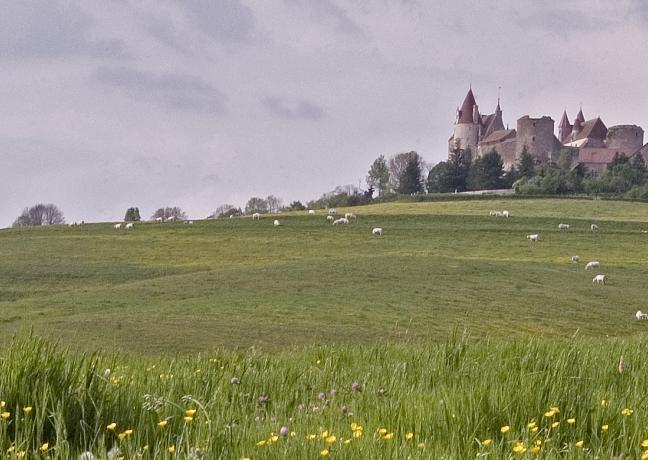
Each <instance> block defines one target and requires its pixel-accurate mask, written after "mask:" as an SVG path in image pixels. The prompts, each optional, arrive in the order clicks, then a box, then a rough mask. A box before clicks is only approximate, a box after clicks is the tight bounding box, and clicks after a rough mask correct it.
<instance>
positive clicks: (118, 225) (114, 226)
mask: <svg viewBox="0 0 648 460" xmlns="http://www.w3.org/2000/svg"><path fill="white" fill-rule="evenodd" d="M113 228H122V224H115V225H113Z"/></svg>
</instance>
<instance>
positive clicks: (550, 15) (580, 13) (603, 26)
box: [513, 2, 618, 35]
mask: <svg viewBox="0 0 648 460" xmlns="http://www.w3.org/2000/svg"><path fill="white" fill-rule="evenodd" d="M525 5H526V6H525V7H524V8H519V9H516V10H514V12H513V16H514V18H515V20H516V22H517V24H518V25H519V26H520V27H521V28H522V29H523V30H525V29H529V28H532V29H541V30H547V31H550V32H553V33H558V34H560V35H570V34H573V33H575V32H580V31H599V32H600V31H602V30H609V29H611V28H613V27H615V26H616V25H617V24H618V21H616V20H615V19H614V15H613V14H608V13H605V12H604V11H597V9H596V8H595V7H591V5H590V4H589V3H585V4H582V5H581V6H580V7H573V6H572V7H568V6H556V5H554V4H552V3H542V2H533V3H531V4H525ZM609 13H612V12H609Z"/></svg>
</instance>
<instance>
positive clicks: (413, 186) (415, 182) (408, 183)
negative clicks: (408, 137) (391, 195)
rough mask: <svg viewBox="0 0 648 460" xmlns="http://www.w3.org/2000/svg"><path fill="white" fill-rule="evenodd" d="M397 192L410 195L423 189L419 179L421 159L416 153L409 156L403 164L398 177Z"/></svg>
mask: <svg viewBox="0 0 648 460" xmlns="http://www.w3.org/2000/svg"><path fill="white" fill-rule="evenodd" d="M397 191H398V193H401V194H403V195H411V194H413V193H420V192H422V191H423V184H422V180H421V161H420V157H418V154H417V155H416V156H413V155H412V156H410V157H409V159H408V160H407V163H406V165H405V169H404V170H403V171H402V172H401V176H400V177H399V178H398V189H397Z"/></svg>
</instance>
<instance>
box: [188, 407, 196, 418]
mask: <svg viewBox="0 0 648 460" xmlns="http://www.w3.org/2000/svg"><path fill="white" fill-rule="evenodd" d="M194 415H196V409H187V410H186V411H185V416H186V417H193V416H194Z"/></svg>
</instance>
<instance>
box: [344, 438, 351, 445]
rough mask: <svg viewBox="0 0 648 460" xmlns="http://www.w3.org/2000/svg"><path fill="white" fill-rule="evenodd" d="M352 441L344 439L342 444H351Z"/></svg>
mask: <svg viewBox="0 0 648 460" xmlns="http://www.w3.org/2000/svg"><path fill="white" fill-rule="evenodd" d="M351 441H352V439H345V440H344V444H351Z"/></svg>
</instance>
